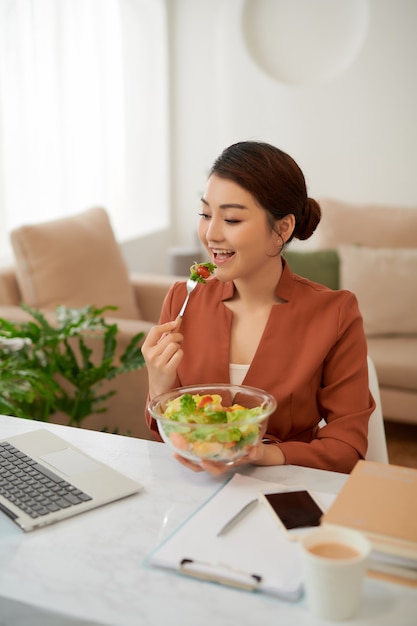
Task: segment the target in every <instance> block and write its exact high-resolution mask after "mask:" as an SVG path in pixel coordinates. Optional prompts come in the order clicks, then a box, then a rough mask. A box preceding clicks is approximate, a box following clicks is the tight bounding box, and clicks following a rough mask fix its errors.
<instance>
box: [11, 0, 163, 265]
mask: <svg viewBox="0 0 417 626" xmlns="http://www.w3.org/2000/svg"><path fill="white" fill-rule="evenodd" d="M167 84H168V80H167V36H166V15H165V3H164V1H163V0H60V1H59V2H57V1H56V0H0V249H1V252H0V255H4V253H5V252H6V253H8V252H10V249H9V237H8V233H9V231H10V230H11V229H13V228H15V227H17V226H19V225H21V224H23V223H33V222H40V221H45V220H49V219H55V218H57V217H61V216H62V217H63V216H66V215H70V214H71V213H77V212H79V211H82V210H84V209H86V208H90V207H92V206H104V207H105V208H106V209H107V210H108V212H109V214H110V217H111V220H112V224H113V226H114V229H115V232H116V236H117V237H118V239H119V240H121V241H122V240H127V239H132V238H134V237H136V236H138V235H141V234H146V233H150V232H153V231H155V230H158V229H160V228H164V227H166V226H167V222H168V124H167V121H168V97H167Z"/></svg>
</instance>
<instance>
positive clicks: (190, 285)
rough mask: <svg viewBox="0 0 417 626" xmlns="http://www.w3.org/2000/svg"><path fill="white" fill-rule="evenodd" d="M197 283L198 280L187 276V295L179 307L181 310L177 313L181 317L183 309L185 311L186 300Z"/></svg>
mask: <svg viewBox="0 0 417 626" xmlns="http://www.w3.org/2000/svg"><path fill="white" fill-rule="evenodd" d="M197 285H198V281H197V280H191V278H189V279H188V280H187V285H186V286H187V297H186V298H185V300H184V304H183V305H182V307H181V311H180V312H179V313H178V317H181V318H182V317H183V315H184V311H185V307H186V306H187V304H188V300H189V299H190V294H191V292H192V291H194V289H195V288H196V287H197Z"/></svg>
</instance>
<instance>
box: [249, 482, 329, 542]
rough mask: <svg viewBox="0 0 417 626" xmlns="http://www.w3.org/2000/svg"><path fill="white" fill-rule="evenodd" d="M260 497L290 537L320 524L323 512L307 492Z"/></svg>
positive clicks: (272, 494)
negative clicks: (296, 532)
mask: <svg viewBox="0 0 417 626" xmlns="http://www.w3.org/2000/svg"><path fill="white" fill-rule="evenodd" d="M261 496H262V500H263V502H264V503H265V504H266V506H267V507H268V508H269V510H270V511H271V513H272V514H273V515H274V517H275V519H276V521H277V522H278V523H279V525H280V526H281V527H282V528H283V529H284V530H285V531H287V532H289V533H290V534H291V535H294V534H295V533H294V531H298V530H301V529H303V528H310V527H312V526H319V524H320V520H321V516H322V515H323V511H322V509H321V508H320V506H319V505H318V504H317V502H316V501H315V500H314V498H313V496H312V495H311V494H310V493H309V492H308V491H307V490H304V489H303V490H299V491H282V492H279V493H262V494H261Z"/></svg>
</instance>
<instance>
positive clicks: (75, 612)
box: [0, 416, 417, 626]
mask: <svg viewBox="0 0 417 626" xmlns="http://www.w3.org/2000/svg"><path fill="white" fill-rule="evenodd" d="M39 427H46V428H49V429H50V430H52V431H54V432H56V433H57V434H58V435H60V436H61V437H64V438H66V439H68V440H69V441H71V442H72V443H74V444H76V445H78V446H80V447H81V448H82V449H83V450H84V451H85V452H87V453H88V454H91V455H92V456H94V457H96V458H97V459H100V460H101V461H104V462H107V463H108V464H109V465H112V466H113V467H115V468H116V469H118V470H120V471H121V472H124V473H125V474H127V475H129V476H131V477H132V478H133V479H136V480H138V481H139V482H141V483H142V484H143V485H144V487H145V490H144V491H143V492H142V493H140V494H137V495H135V496H132V497H130V498H127V499H125V500H122V501H119V502H116V503H114V504H111V505H107V506H105V507H103V508H100V509H97V510H95V511H90V512H88V513H84V514H81V515H79V516H76V517H74V518H72V519H70V520H66V521H62V522H59V523H58V524H55V525H53V526H50V527H49V528H43V529H39V530H35V531H33V532H32V533H23V532H22V531H21V530H20V529H19V528H18V527H17V526H15V525H14V524H13V522H11V521H10V520H9V519H8V518H7V517H6V516H4V515H0V625H1V626H26V624H27V625H28V626H67V625H68V626H69V625H72V624H111V625H114V626H128V625H130V624H134V625H135V626H137V625H143V626H154V625H155V626H161V625H166V626H171V625H178V626H195V625H196V624H201V625H202V626H206V625H209V624H210V625H212V624H216V626H229V625H230V626H236V624H239V626H253V625H254V624H256V623H259V624H262V626H269V625H271V626H272V625H273V626H277V625H278V624H280V625H282V626H292V625H294V626H304V625H310V624H318V623H319V622H317V620H314V619H313V618H312V617H310V615H309V613H308V611H307V609H306V607H305V602H304V600H301V601H299V602H297V603H295V604H292V603H286V602H283V601H280V600H277V599H276V598H272V597H268V596H265V595H262V594H257V593H248V592H244V591H238V590H235V589H231V588H226V587H221V586H219V585H215V584H212V583H206V582H200V581H196V580H192V579H189V578H184V577H181V576H177V575H175V574H172V573H169V572H165V571H161V570H157V569H149V568H147V567H145V566H144V564H143V563H144V560H145V558H146V557H147V556H148V554H149V553H150V552H151V551H152V550H153V548H154V547H156V546H157V545H158V544H159V543H160V541H161V540H162V539H164V538H165V537H167V536H168V534H170V533H171V532H172V531H173V530H174V529H175V528H176V527H177V526H178V524H179V523H181V522H182V521H183V520H184V519H186V518H187V517H188V516H189V515H190V514H191V513H192V512H193V511H194V510H195V508H196V507H197V506H199V505H200V504H202V503H203V502H204V501H205V500H206V499H207V498H208V497H209V495H211V493H212V492H213V490H214V489H217V488H218V487H219V485H220V484H221V483H222V482H223V480H224V479H221V480H220V479H214V478H212V477H210V476H208V475H206V474H204V473H198V474H195V473H193V472H191V471H189V470H187V469H186V468H184V467H183V466H181V465H180V464H179V463H178V462H176V461H175V460H174V459H173V458H172V456H171V452H170V450H169V449H168V447H167V446H165V445H164V444H160V443H154V442H149V441H143V440H139V439H133V438H130V437H122V436H118V435H109V434H105V433H97V432H92V431H88V430H82V429H76V428H69V427H65V426H57V425H53V424H47V425H44V424H40V423H37V422H31V421H27V420H21V419H17V418H11V417H4V416H0V434H1V437H2V438H5V437H7V436H11V435H14V434H18V433H21V432H24V431H27V430H31V429H35V428H39ZM245 473H247V474H251V475H254V476H256V477H258V478H262V479H265V480H271V481H274V482H282V483H285V484H303V485H305V486H306V487H309V488H311V489H316V490H318V491H327V492H334V493H335V492H336V491H337V490H338V489H339V488H340V487H341V485H342V484H343V481H344V480H345V478H346V477H345V476H344V475H342V474H337V473H334V472H322V471H318V470H311V469H306V468H301V467H295V466H286V467H282V468H278V467H275V468H249V467H248V468H247V469H246V471H245ZM349 623H350V624H352V625H371V624H375V625H378V626H384V625H386V626H392V625H393V624H395V626H406V625H410V626H415V624H416V623H417V590H416V589H412V588H409V587H405V586H401V585H395V584H388V583H383V582H381V581H377V580H374V579H367V580H366V582H365V593H364V601H363V606H362V609H361V612H360V614H359V615H358V617H357V619H355V620H353V621H351V622H349ZM323 624H329V622H323Z"/></svg>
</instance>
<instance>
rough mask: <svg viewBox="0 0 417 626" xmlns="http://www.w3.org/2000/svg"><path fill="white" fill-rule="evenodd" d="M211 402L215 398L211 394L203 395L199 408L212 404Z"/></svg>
mask: <svg viewBox="0 0 417 626" xmlns="http://www.w3.org/2000/svg"><path fill="white" fill-rule="evenodd" d="M210 402H213V398H212V397H211V396H203V397H202V398H201V400H200V402H199V403H198V407H197V408H198V409H201V408H202V407H203V406H204V405H206V404H210Z"/></svg>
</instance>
